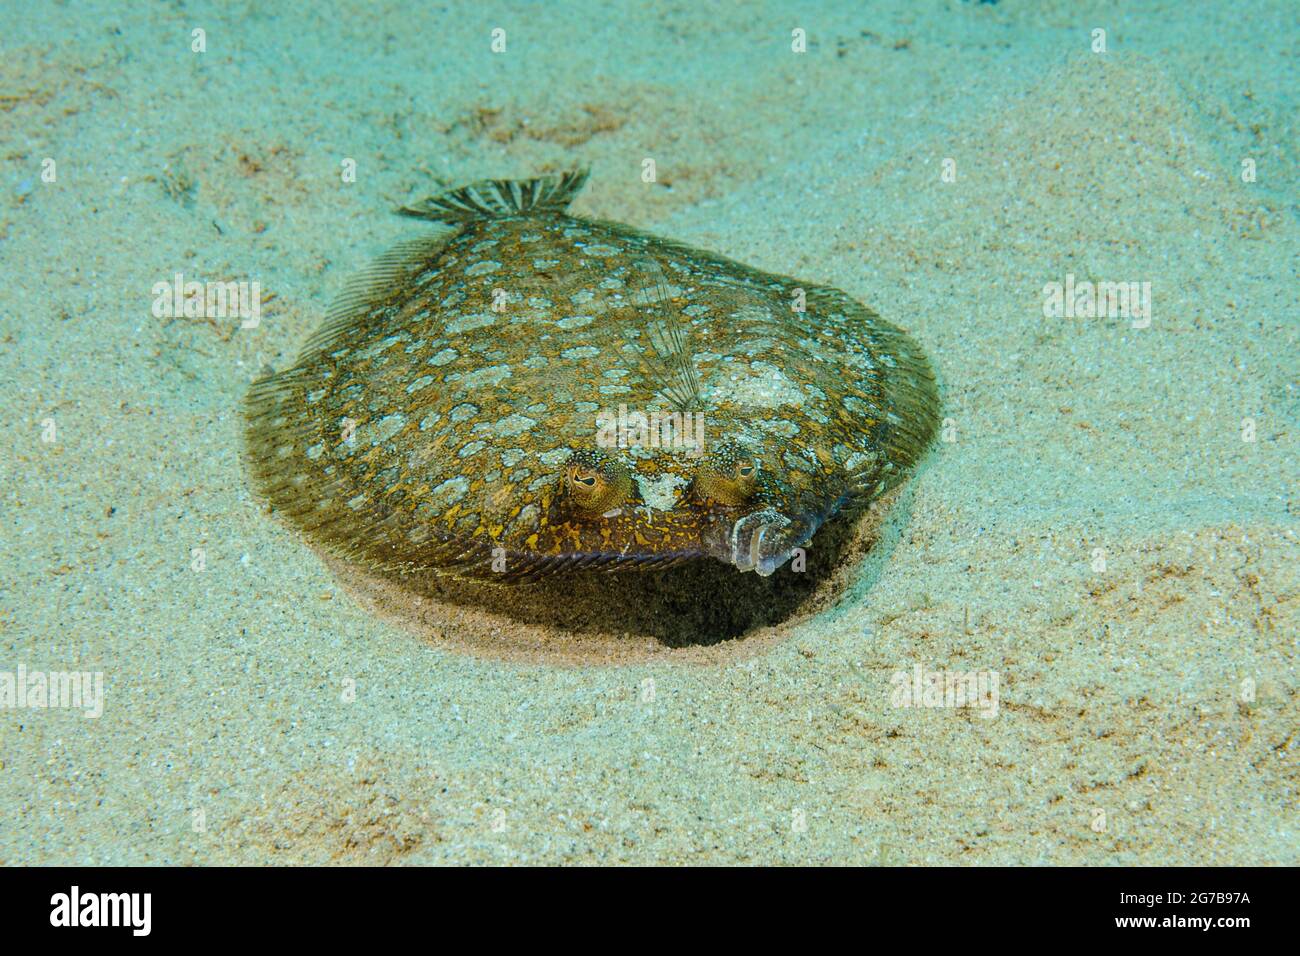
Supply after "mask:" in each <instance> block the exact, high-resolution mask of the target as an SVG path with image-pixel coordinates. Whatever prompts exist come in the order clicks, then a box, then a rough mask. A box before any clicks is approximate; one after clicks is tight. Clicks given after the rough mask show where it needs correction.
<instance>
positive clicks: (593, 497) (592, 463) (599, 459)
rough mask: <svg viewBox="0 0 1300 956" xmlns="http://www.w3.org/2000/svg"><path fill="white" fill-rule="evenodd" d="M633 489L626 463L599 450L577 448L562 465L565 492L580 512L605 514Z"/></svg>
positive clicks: (580, 514)
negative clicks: (578, 449)
mask: <svg viewBox="0 0 1300 956" xmlns="http://www.w3.org/2000/svg"><path fill="white" fill-rule="evenodd" d="M632 489H633V482H632V474H631V472H630V470H629V469H628V468H627V466H626V465H624V464H623V463H622V462H619V461H615V460H614V459H612V458H609V457H607V456H605V455H604V454H602V453H600V452H578V453H576V454H575V455H574V456H573V457H572V458H570V459H569V463H568V464H567V465H566V466H565V469H564V489H563V490H564V496H565V499H566V501H568V503H569V504H570V505H571V506H572V508H573V510H574V511H575V512H576V513H577V514H578V515H579V516H583V517H588V518H596V517H601V516H603V515H605V514H608V513H609V512H610V511H613V510H614V509H615V508H618V507H620V506H621V505H623V504H624V503H626V502H627V500H628V499H629V498H630V497H631V496H632Z"/></svg>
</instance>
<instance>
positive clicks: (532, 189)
mask: <svg viewBox="0 0 1300 956" xmlns="http://www.w3.org/2000/svg"><path fill="white" fill-rule="evenodd" d="M590 172H591V170H589V169H570V170H568V171H567V172H563V173H552V174H550V175H547V176H538V177H536V178H535V179H481V180H479V181H478V182H476V183H470V184H469V185H468V186H460V187H458V188H456V189H451V190H448V191H447V192H444V193H439V194H438V195H436V196H430V197H428V198H427V199H422V200H420V201H419V202H418V203H415V204H413V205H410V206H403V207H402V208H401V209H399V210H397V211H398V212H399V213H400V214H401V215H403V216H412V217H414V218H416V219H431V220H433V221H434V222H441V223H446V224H448V225H459V224H461V223H465V222H470V221H473V220H475V219H495V218H496V217H498V216H517V215H520V214H521V213H530V212H563V211H564V210H565V209H566V208H567V207H568V205H569V203H570V202H572V201H573V197H574V196H576V195H577V194H578V193H579V192H580V191H581V190H582V187H583V186H584V185H585V184H586V182H587V176H588V174H589V173H590Z"/></svg>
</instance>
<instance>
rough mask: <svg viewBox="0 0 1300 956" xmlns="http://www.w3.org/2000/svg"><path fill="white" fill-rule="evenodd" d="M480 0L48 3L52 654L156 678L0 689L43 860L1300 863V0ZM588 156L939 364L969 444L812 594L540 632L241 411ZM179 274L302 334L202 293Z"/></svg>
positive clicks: (26, 334)
mask: <svg viewBox="0 0 1300 956" xmlns="http://www.w3.org/2000/svg"><path fill="white" fill-rule="evenodd" d="M459 6H460V7H461V8H460V9H457V8H456V5H453V9H451V10H449V11H446V12H439V11H434V10H428V9H424V8H423V5H412V9H409V10H405V9H403V8H402V7H401V6H400V5H389V6H387V7H385V8H383V9H374V8H372V7H371V6H370V5H369V4H355V5H353V4H337V5H331V6H323V5H317V4H305V3H303V4H294V3H285V4H279V5H274V8H275V9H274V10H273V11H272V9H271V5H262V4H252V3H249V4H244V5H242V6H241V5H239V4H235V5H233V6H232V5H226V4H223V5H216V4H203V3H185V4H180V3H176V4H162V5H157V6H151V7H149V8H148V9H135V5H128V4H111V3H102V4H94V3H87V4H67V5H63V4H51V5H42V7H41V9H40V10H39V12H38V11H37V10H36V9H34V8H32V9H28V8H22V7H19V6H17V5H15V8H14V9H13V10H11V11H10V12H9V13H8V14H7V16H6V29H5V31H4V34H3V36H2V37H0V50H2V52H3V56H0V144H3V150H0V289H3V294H2V297H0V305H2V310H0V396H2V398H3V407H4V408H5V410H6V417H7V422H8V427H6V428H4V429H2V430H0V442H2V443H3V455H2V456H0V467H2V468H3V471H0V477H2V478H3V481H2V482H0V492H2V494H3V498H2V499H0V500H2V501H3V509H2V510H0V521H2V522H3V525H2V526H3V529H4V531H3V535H2V536H0V672H13V671H16V670H17V668H18V667H19V666H23V667H24V668H26V669H28V670H32V671H35V670H41V671H50V672H54V671H86V672H102V673H103V675H104V686H105V697H104V709H103V714H102V716H100V717H98V718H96V719H88V718H86V717H85V716H84V715H83V713H82V712H80V711H78V710H75V709H55V708H45V709H42V708H18V707H15V708H12V709H0V813H2V814H3V820H4V823H5V825H4V826H3V827H0V862H3V863H10V864H14V863H133V864H140V863H233V862H251V863H266V862H283V863H289V862H335V863H363V864H388V863H467V862H482V863H494V862H495V863H556V862H592V863H600V862H604V863H609V862H619V861H626V862H637V863H650V862H660V863H683V862H701V863H759V862H762V863H815V862H831V863H867V864H927V863H928V864H936V863H961V864H997V863H1058V864H1064V863H1083V864H1125V863H1150V864H1178V863H1187V864H1200V863H1219V864H1244V863H1264V864H1290V865H1295V864H1296V863H1300V833H1298V832H1297V819H1300V817H1297V796H1298V790H1300V775H1298V774H1297V769H1296V753H1295V741H1296V735H1297V730H1298V728H1300V706H1297V696H1296V694H1297V687H1298V686H1300V678H1298V675H1297V673H1296V638H1297V624H1298V622H1300V613H1297V612H1298V610H1300V571H1298V570H1297V569H1298V568H1300V561H1297V557H1300V547H1298V546H1297V531H1298V527H1297V521H1296V515H1295V509H1296V487H1297V485H1296V477H1297V475H1300V467H1297V466H1298V464H1300V463H1298V462H1297V432H1298V429H1300V395H1298V394H1297V369H1298V368H1300V343H1298V342H1297V335H1298V330H1300V321H1298V318H1300V309H1298V303H1297V294H1296V289H1297V288H1298V286H1297V283H1296V266H1297V261H1300V259H1298V257H1297V252H1298V251H1300V243H1298V242H1297V237H1298V235H1300V232H1298V230H1297V221H1296V214H1297V211H1296V206H1295V196H1296V195H1297V190H1296V184H1297V176H1296V173H1297V157H1296V153H1295V147H1296V143H1297V142H1298V141H1300V137H1297V130H1296V126H1295V123H1296V119H1295V118H1296V115H1297V110H1296V108H1295V107H1296V104H1295V90H1297V89H1300V77H1297V75H1296V62H1295V56H1294V49H1295V38H1296V36H1297V32H1298V30H1297V15H1296V8H1295V6H1294V4H1293V3H1290V2H1286V0H1279V2H1242V3H1219V4H1197V5H1189V4H1181V3H1177V2H1172V0H1170V2H1157V0H1148V2H1143V3H1130V4H1125V5H1123V6H1122V7H1121V6H1119V5H1113V4H1097V5H1095V6H1090V5H1078V4H1072V3H1064V2H1061V3H1052V2H1048V3H1032V4H1031V3H1016V2H1012V0H1005V2H1003V3H999V4H975V3H962V2H956V0H953V2H947V3H934V4H913V3H907V2H897V3H892V4H875V5H873V8H872V12H871V13H870V14H867V13H862V12H858V11H857V10H856V7H857V5H856V4H843V5H836V4H825V5H822V6H817V5H813V7H812V8H811V9H801V10H800V11H799V12H798V13H797V15H796V13H794V12H792V11H791V9H789V8H788V7H786V6H783V5H780V4H752V5H747V6H746V10H745V13H744V14H743V15H739V14H737V15H733V16H723V15H717V14H709V13H707V12H704V11H701V10H700V9H698V8H697V7H696V5H694V4H678V5H665V6H662V7H659V8H657V9H656V12H653V13H641V12H638V11H637V10H636V9H632V8H629V9H628V10H626V11H625V12H618V11H617V10H615V11H613V12H611V9H610V7H609V5H608V4H605V3H574V4H557V5H554V9H553V10H551V9H549V8H548V14H547V16H546V17H544V18H541V17H538V16H537V15H536V13H535V10H536V7H535V6H533V5H526V6H520V7H519V8H513V7H511V6H510V5H507V4H463V5H459ZM1189 10H1194V11H1195V13H1194V14H1193V13H1189ZM795 16H797V19H796V20H792V19H791V18H792V17H795ZM196 28H199V29H203V30H204V31H205V34H204V36H205V38H206V51H205V52H203V53H195V52H192V50H191V44H192V42H193V32H192V31H193V30H195V29H196ZM496 28H501V29H504V30H505V31H506V37H507V48H506V50H505V52H503V53H499V54H496V53H493V52H492V51H491V48H490V45H491V40H492V31H493V30H494V29H496ZM794 28H801V29H804V30H806V34H807V38H808V46H807V52H805V53H802V54H797V53H794V52H792V50H791V30H792V29H794ZM1098 28H1102V29H1105V30H1106V44H1107V47H1106V52H1104V53H1099V52H1093V50H1092V45H1093V43H1094V36H1093V32H1092V31H1093V30H1095V29H1098ZM413 37H419V38H422V39H421V41H420V42H412V38H413ZM646 158H653V159H654V160H655V162H656V168H657V177H656V182H654V183H645V182H643V181H642V176H641V174H642V170H643V160H644V159H646ZM348 159H351V160H355V162H356V169H357V176H356V180H355V182H352V183H344V182H343V181H342V177H341V176H340V168H341V166H342V164H343V162H344V161H345V160H348ZM47 160H53V162H54V166H53V167H52V168H53V170H54V171H55V175H54V177H53V181H47V178H48V172H47V171H48V170H49V169H50V168H51V167H49V166H48V164H47V163H46V161H47ZM949 161H950V162H949ZM1248 161H1249V162H1248ZM578 162H586V163H590V164H591V165H592V166H593V169H594V172H593V176H592V181H591V184H590V186H589V187H588V189H587V191H586V192H585V193H584V194H583V195H582V196H581V197H580V198H579V200H578V202H577V204H576V206H575V212H578V213H580V214H584V215H592V216H601V217H606V218H610V219H615V220H618V221H622V222H628V223H631V224H634V225H637V226H640V227H644V228H646V229H648V230H650V231H652V232H655V233H657V234H660V235H663V236H667V237H671V238H675V239H681V240H683V241H686V242H690V243H692V244H694V245H697V246H700V247H703V248H707V249H711V250H715V251H717V252H719V253H721V254H724V255H727V256H730V257H732V258H736V259H738V260H740V261H743V262H747V263H751V264H753V265H754V266H757V267H759V268H762V269H765V270H769V271H772V272H778V273H783V274H792V275H797V276H801V277H803V276H806V277H808V278H809V279H810V280H815V281H820V282H825V283H828V284H830V285H834V286H837V287H839V288H842V289H844V290H846V291H847V292H849V293H850V294H851V295H853V296H855V297H856V298H859V299H861V300H862V301H864V302H866V303H868V304H870V305H871V306H873V307H874V308H875V309H877V310H878V311H879V312H880V313H881V314H882V315H883V316H885V317H886V318H887V319H890V320H891V321H893V322H895V323H897V324H899V325H901V326H903V327H905V328H907V329H908V330H909V331H911V332H912V333H913V334H914V335H915V336H916V338H917V339H918V341H919V342H920V343H921V344H922V346H923V347H924V348H925V349H926V350H927V352H928V353H929V354H930V356H931V357H932V359H933V362H934V364H935V366H936V369H937V371H938V374H939V376H940V378H941V380H942V386H943V395H944V403H945V412H944V414H945V417H946V418H947V419H948V420H947V421H946V422H945V429H944V436H943V437H944V440H943V441H941V442H939V443H938V444H937V446H936V447H935V449H934V451H933V452H932V453H931V455H930V456H929V458H928V460H927V462H926V464H925V466H924V467H923V468H922V469H921V471H920V473H919V474H918V475H917V476H916V478H915V479H914V480H913V481H912V482H911V483H910V484H909V485H908V486H907V487H906V489H905V490H904V492H903V493H902V494H901V495H900V496H899V500H898V501H897V502H895V503H894V506H893V508H892V509H891V510H890V511H889V513H888V514H887V515H885V516H884V518H883V523H881V524H880V525H879V526H878V527H875V528H874V530H872V531H871V532H870V534H871V535H873V536H875V537H873V538H872V540H875V541H876V546H875V547H873V548H872V549H871V551H870V552H869V553H868V554H867V556H866V557H865V559H864V560H862V561H861V562H854V563H851V564H847V565H845V566H844V567H841V568H838V569H837V573H838V575H839V577H838V579H837V581H836V587H837V590H836V591H835V593H834V595H833V599H829V600H826V601H824V602H819V603H818V602H815V603H814V605H813V606H812V607H811V608H810V609H807V608H806V609H805V610H810V613H800V614H793V615H792V616H791V618H790V619H789V620H788V621H786V622H785V623H784V624H783V625H781V626H779V627H776V628H766V629H763V630H762V631H761V632H760V633H754V634H751V635H750V636H748V637H745V638H742V639H740V640H733V641H728V642H722V643H719V644H713V645H710V646H708V647H706V648H703V649H701V648H679V647H674V646H671V645H672V642H663V641H654V640H653V639H649V640H639V642H638V643H637V645H636V647H635V648H632V649H629V648H627V647H624V648H622V649H621V651H619V650H618V648H617V647H615V652H611V653H609V654H607V655H606V659H603V660H602V659H601V657H600V654H599V653H597V651H598V650H599V649H597V651H593V650H592V649H591V648H587V647H586V646H585V645H583V648H581V651H582V652H581V653H577V652H574V653H571V654H569V655H567V656H566V655H565V654H563V653H561V654H559V655H553V658H554V659H550V660H548V659H546V655H541V654H537V653H534V652H535V651H536V649H537V648H536V642H535V640H534V642H533V644H528V643H527V641H526V640H525V641H524V643H523V644H520V643H519V640H516V638H518V635H507V636H509V637H510V638H511V640H513V641H514V643H510V641H506V642H505V643H504V644H502V645H499V646H498V649H500V648H502V647H504V648H505V649H504V650H502V651H501V652H500V653H492V650H493V647H492V644H491V641H490V640H487V639H486V638H490V637H491V631H490V627H492V626H500V625H499V624H497V625H493V624H491V623H490V622H489V623H488V624H485V623H484V622H483V620H482V619H475V620H472V621H471V620H468V619H464V620H460V621H457V620H455V619H451V620H449V619H447V618H446V617H445V616H444V617H443V618H440V619H438V620H436V621H434V622H433V623H432V624H431V623H430V619H429V618H428V617H427V615H425V616H423V617H422V616H421V614H418V613H417V614H416V615H415V616H414V618H412V616H411V615H410V614H409V613H407V615H406V617H405V618H403V617H402V616H401V615H396V614H394V613H392V608H391V607H388V606H386V605H385V603H384V602H385V600H386V599H385V597H384V596H383V595H382V594H379V595H377V594H376V593H375V592H374V591H373V590H366V589H364V588H362V587H360V586H359V585H358V584H357V583H356V582H355V581H349V580H346V578H345V576H344V575H340V574H336V573H335V571H334V570H332V569H331V567H330V566H329V565H328V564H327V562H326V561H324V560H323V559H322V558H321V557H319V556H317V555H316V554H315V553H313V552H312V551H311V550H309V549H308V548H307V547H305V546H304V545H303V544H302V542H301V541H300V540H298V539H297V538H296V537H295V536H294V535H293V534H292V533H290V532H289V531H287V530H285V529H284V528H283V527H282V526H281V525H279V524H277V523H275V522H274V521H272V520H270V519H269V518H268V517H267V516H266V515H265V514H264V513H263V512H262V510H261V509H260V508H259V506H258V503H257V502H256V501H254V500H253V498H252V497H251V495H250V493H249V491H248V487H247V483H246V481H245V477H244V475H243V473H242V470H241V466H240V460H239V449H240V428H241V422H240V417H239V411H238V410H239V401H240V399H241V397H242V395H243V393H244V391H245V390H246V389H247V387H248V384H249V382H250V381H251V380H252V379H253V377H254V376H255V375H256V374H257V373H258V372H259V371H260V370H261V369H263V368H264V367H266V366H273V367H283V366H284V365H285V364H287V363H288V362H290V361H292V359H293V356H294V354H295V353H296V350H297V348H298V347H299V346H300V345H301V343H302V342H303V341H304V340H305V339H306V337H307V336H308V335H309V334H310V333H311V331H312V330H313V329H314V328H315V327H316V326H317V325H318V324H319V322H320V321H321V318H322V315H323V312H324V309H325V306H326V305H327V303H328V301H329V299H330V298H331V296H332V295H333V294H335V293H336V292H337V291H338V290H339V289H340V288H341V287H342V285H343V283H344V282H345V280H346V279H347V277H348V275H349V274H350V273H351V272H352V271H353V270H355V269H356V268H357V267H358V266H360V265H361V264H363V263H364V262H365V261H367V259H368V258H370V257H371V256H373V255H374V254H375V253H377V252H379V251H380V250H382V249H383V248H385V247H387V246H389V245H391V244H392V243H394V242H395V241H397V240H400V239H402V238H407V237H409V236H410V235H411V230H412V229H413V228H414V226H412V224H410V223H406V222H403V221H401V220H399V219H397V218H396V217H394V216H392V215H391V210H392V209H393V208H394V207H396V206H397V205H399V204H400V203H402V202H404V201H407V200H408V199H410V198H412V197H415V196H422V195H425V194H428V193H430V192H435V191H437V189H438V188H440V186H442V185H445V184H453V183H459V182H465V181H470V180H473V179H477V178H480V177H482V176H486V175H493V176H500V175H528V174H531V173H535V172H537V171H540V170H542V169H548V168H562V167H566V166H570V165H573V164H574V163H578ZM1252 169H1253V176H1251V175H1249V174H1248V175H1246V176H1245V177H1243V173H1244V172H1247V170H1252ZM945 173H948V174H949V175H945ZM43 174H45V175H43ZM178 272H179V273H183V274H184V275H185V276H186V277H187V278H194V279H198V280H200V281H217V280H236V281H256V282H258V283H259V284H260V288H261V291H262V294H263V296H265V297H266V305H265V309H264V312H263V315H262V319H261V322H260V323H259V324H258V326H257V327H256V328H252V329H245V328H239V327H238V326H239V323H238V322H237V321H231V320H212V321H209V320H195V319H185V318H183V317H182V318H173V319H168V318H157V317H155V316H154V315H153V313H152V311H151V307H152V305H153V302H154V295H153V293H152V291H151V290H152V289H153V287H154V285H155V283H158V282H160V281H164V282H165V281H170V280H171V278H172V277H173V276H174V275H175V274H176V273H178ZM1067 277H1072V279H1071V281H1073V282H1089V281H1091V282H1103V281H1104V282H1129V281H1133V282H1149V283H1150V296H1151V314H1150V316H1149V320H1147V319H1133V318H1131V317H1127V316H1118V317H1099V318H1086V317H1065V316H1060V317H1057V316H1051V315H1045V311H1044V287H1045V286H1046V285H1047V284H1049V283H1053V282H1060V283H1065V282H1066V281H1067ZM200 552H201V554H200ZM196 568H201V569H202V570H196ZM406 610H407V611H408V612H409V610H410V609H409V607H407V608H406ZM422 622H423V625H424V627H425V630H424V631H423V632H422V631H421V623H422ZM458 628H459V629H460V630H458ZM560 636H561V637H562V635H560ZM535 637H536V634H534V635H533V638H535ZM554 637H555V635H552V641H551V645H552V646H554V645H555V643H556V642H555V640H554V639H553V638H554ZM533 638H530V639H529V640H533ZM575 646H576V645H575ZM467 650H469V651H470V652H469V653H467V652H466V651H467ZM561 650H562V651H563V648H562V647H561ZM606 650H608V646H607V648H606ZM918 665H919V666H920V668H921V669H922V671H923V672H926V673H928V672H933V671H947V672H960V673H968V672H974V673H977V674H982V675H990V674H996V675H997V679H998V689H999V701H998V708H997V712H996V716H988V714H987V712H981V711H979V710H977V709H973V708H966V707H946V706H945V707H925V706H922V707H904V706H900V705H899V704H900V701H899V700H898V697H897V694H896V691H897V690H898V687H899V684H900V681H899V680H898V679H896V675H899V674H902V675H911V674H913V673H914V670H915V668H916V667H917V666H918ZM905 682H906V681H905V680H904V683H905Z"/></svg>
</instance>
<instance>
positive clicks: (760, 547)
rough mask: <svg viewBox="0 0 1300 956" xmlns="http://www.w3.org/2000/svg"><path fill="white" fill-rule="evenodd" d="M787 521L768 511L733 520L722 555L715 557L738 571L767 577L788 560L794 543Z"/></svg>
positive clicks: (788, 520)
mask: <svg viewBox="0 0 1300 956" xmlns="http://www.w3.org/2000/svg"><path fill="white" fill-rule="evenodd" d="M790 529H791V521H790V519H789V518H787V517H786V516H785V515H783V514H781V513H780V512H779V511H776V510H774V509H771V508H765V509H763V510H762V511H755V512H754V513H753V514H748V515H745V516H744V517H743V518H737V519H736V522H735V524H733V525H732V526H731V531H730V533H729V534H728V535H727V541H726V550H725V553H724V554H720V555H717V556H718V557H721V558H722V560H724V561H726V562H728V563H729V564H733V565H735V567H736V570H738V571H754V572H756V573H757V574H758V575H759V576H760V577H764V578H765V577H768V576H770V575H771V574H772V573H773V572H775V571H776V569H777V568H779V567H781V565H783V564H785V563H786V562H787V561H789V560H790V557H791V556H792V555H793V553H794V548H795V546H796V543H795V542H793V541H792V539H791V535H790V533H789V532H790Z"/></svg>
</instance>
